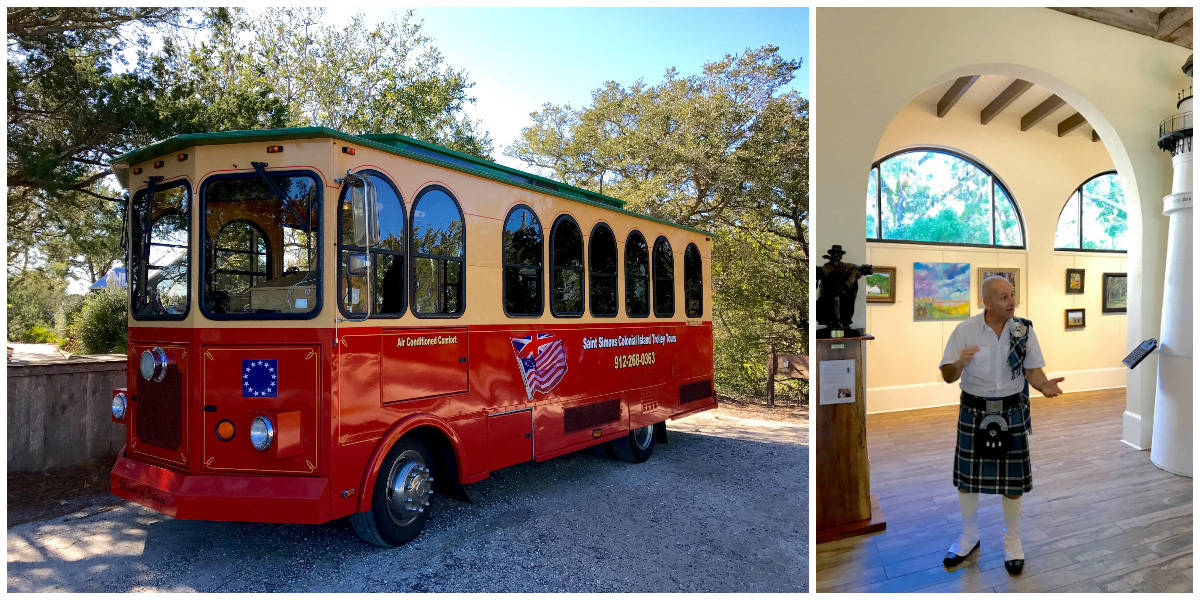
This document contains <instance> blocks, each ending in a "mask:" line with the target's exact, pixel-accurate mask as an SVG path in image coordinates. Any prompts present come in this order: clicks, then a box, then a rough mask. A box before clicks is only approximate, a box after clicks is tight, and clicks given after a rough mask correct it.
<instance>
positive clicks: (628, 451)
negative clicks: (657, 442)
mask: <svg viewBox="0 0 1200 600" xmlns="http://www.w3.org/2000/svg"><path fill="white" fill-rule="evenodd" d="M607 447H608V449H609V450H610V451H611V454H610V455H611V456H612V457H613V458H619V459H621V460H625V461H629V462H635V463H640V462H646V459H648V458H650V454H651V453H653V452H654V425H647V426H645V427H639V428H638V429H634V430H631V431H630V432H629V434H628V435H626V436H625V437H623V438H620V439H616V440H613V441H611V442H609V443H608V446H607Z"/></svg>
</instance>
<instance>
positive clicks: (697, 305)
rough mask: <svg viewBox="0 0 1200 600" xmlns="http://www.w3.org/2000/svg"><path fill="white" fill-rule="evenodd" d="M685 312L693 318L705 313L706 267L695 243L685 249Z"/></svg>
mask: <svg viewBox="0 0 1200 600" xmlns="http://www.w3.org/2000/svg"><path fill="white" fill-rule="evenodd" d="M683 313H684V314H685V315H687V316H688V317H690V318H693V319H694V318H698V317H700V316H701V315H703V314H704V268H703V266H702V265H701V264H700V249H699V248H697V247H696V245H695V244H688V245H687V249H686V250H684V251H683Z"/></svg>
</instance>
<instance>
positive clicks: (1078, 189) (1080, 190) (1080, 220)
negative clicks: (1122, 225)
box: [1051, 169, 1129, 254]
mask: <svg viewBox="0 0 1200 600" xmlns="http://www.w3.org/2000/svg"><path fill="white" fill-rule="evenodd" d="M1107 175H1114V176H1116V177H1117V182H1118V183H1122V189H1121V199H1122V200H1124V199H1125V189H1124V185H1123V182H1122V181H1121V176H1120V174H1118V173H1117V170H1116V169H1109V170H1107V171H1101V172H1100V173H1096V174H1095V175H1092V176H1091V177H1088V178H1087V179H1084V180H1083V183H1080V184H1079V185H1077V186H1075V189H1073V190H1071V193H1070V194H1067V199H1066V201H1065V202H1063V205H1062V208H1060V209H1058V218H1057V219H1055V220H1054V237H1053V238H1051V239H1058V224H1059V223H1060V222H1062V217H1063V212H1064V211H1066V210H1067V205H1068V204H1070V203H1071V198H1073V197H1074V196H1075V194H1079V214H1078V215H1077V216H1078V220H1077V221H1076V223H1078V224H1079V236H1078V240H1079V247H1078V248H1059V247H1058V246H1054V251H1055V252H1098V253H1101V254H1128V253H1129V248H1125V249H1124V250H1111V249H1108V248H1084V247H1083V202H1084V200H1083V188H1084V186H1086V185H1087V184H1089V183H1091V182H1092V180H1093V179H1099V178H1100V177H1104V176H1107ZM1125 215H1126V231H1128V230H1129V227H1128V224H1129V221H1128V216H1129V208H1128V206H1126V209H1125Z"/></svg>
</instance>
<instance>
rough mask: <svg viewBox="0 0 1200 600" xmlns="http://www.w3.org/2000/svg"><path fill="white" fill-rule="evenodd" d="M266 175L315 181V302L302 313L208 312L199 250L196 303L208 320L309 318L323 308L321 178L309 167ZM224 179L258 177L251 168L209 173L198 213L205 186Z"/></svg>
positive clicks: (204, 205)
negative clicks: (197, 296)
mask: <svg viewBox="0 0 1200 600" xmlns="http://www.w3.org/2000/svg"><path fill="white" fill-rule="evenodd" d="M267 175H269V176H272V177H308V178H309V179H312V180H313V182H314V183H315V184H316V185H315V186H314V187H315V189H316V190H317V197H316V200H315V201H316V203H317V209H316V210H314V211H313V212H312V214H313V216H314V217H315V219H316V225H315V226H313V230H315V231H316V236H317V239H316V241H315V242H314V244H315V247H316V252H315V256H314V257H313V264H314V265H315V266H316V269H315V271H316V282H317V283H316V286H315V287H316V294H317V301H316V302H315V303H313V308H312V310H310V311H308V312H306V313H276V314H268V313H251V314H237V313H234V314H224V315H221V314H216V313H212V312H209V310H208V309H207V308H205V307H204V286H205V285H207V284H208V277H207V274H208V253H207V252H201V253H200V262H201V265H200V266H201V271H200V285H199V291H200V293H199V306H200V313H201V314H203V315H204V317H205V318H207V319H209V320H212V321H311V320H312V319H315V318H317V317H319V316H320V315H321V311H322V310H323V309H324V307H325V262H324V257H325V252H324V242H325V219H324V214H323V211H324V209H325V178H324V177H322V176H321V175H320V174H319V173H317V172H316V171H314V170H311V169H284V170H279V171H267ZM228 179H254V180H258V179H259V176H258V173H256V172H255V171H253V170H247V171H238V172H236V173H220V174H217V175H210V176H209V177H206V178H205V179H204V180H203V181H202V182H200V214H201V215H207V214H208V189H209V186H210V185H212V184H213V183H215V182H218V181H224V180H228ZM200 225H201V227H202V229H203V228H204V227H205V224H204V223H200ZM204 230H205V231H206V229H204ZM202 235H203V234H202ZM282 241H283V240H280V242H281V243H282ZM284 256H285V257H286V252H285V254H284Z"/></svg>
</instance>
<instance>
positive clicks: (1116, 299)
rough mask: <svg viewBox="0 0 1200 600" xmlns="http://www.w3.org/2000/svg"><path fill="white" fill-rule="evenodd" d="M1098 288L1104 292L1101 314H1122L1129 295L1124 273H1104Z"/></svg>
mask: <svg viewBox="0 0 1200 600" xmlns="http://www.w3.org/2000/svg"><path fill="white" fill-rule="evenodd" d="M1102 282H1103V285H1101V286H1100V287H1101V288H1102V289H1103V291H1104V299H1103V303H1104V304H1103V305H1102V306H1101V307H1100V309H1101V312H1106V313H1123V312H1125V304H1126V300H1127V298H1128V295H1129V291H1128V282H1129V280H1128V278H1127V277H1126V276H1125V273H1105V274H1104V278H1103V280H1102Z"/></svg>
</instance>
